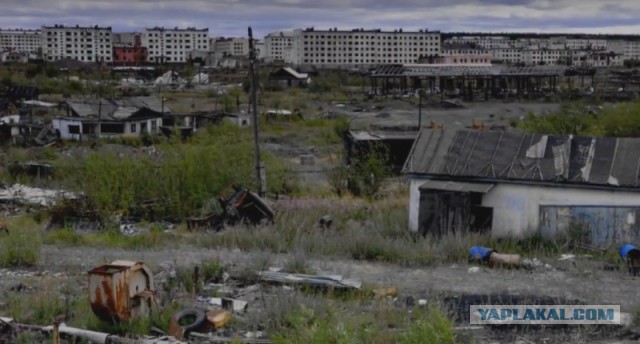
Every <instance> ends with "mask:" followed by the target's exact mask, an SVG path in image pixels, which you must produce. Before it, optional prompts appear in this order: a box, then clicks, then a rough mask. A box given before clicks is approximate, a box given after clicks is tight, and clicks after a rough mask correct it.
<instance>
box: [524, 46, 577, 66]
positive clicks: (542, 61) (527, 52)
mask: <svg viewBox="0 0 640 344" xmlns="http://www.w3.org/2000/svg"><path fill="white" fill-rule="evenodd" d="M566 57H567V50H564V49H562V50H560V49H554V50H552V49H523V50H522V62H523V63H524V64H525V65H529V66H532V65H554V64H561V63H562V62H563V61H565V59H566Z"/></svg>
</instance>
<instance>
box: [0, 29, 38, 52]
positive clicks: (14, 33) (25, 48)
mask: <svg viewBox="0 0 640 344" xmlns="http://www.w3.org/2000/svg"><path fill="white" fill-rule="evenodd" d="M40 33H41V32H40V30H20V29H17V30H0V52H19V53H36V52H38V51H40V48H41V47H42V43H41V41H40Z"/></svg>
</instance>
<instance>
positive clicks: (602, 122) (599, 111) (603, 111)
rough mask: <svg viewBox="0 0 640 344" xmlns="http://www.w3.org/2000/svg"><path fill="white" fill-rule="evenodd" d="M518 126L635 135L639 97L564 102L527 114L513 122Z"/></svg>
mask: <svg viewBox="0 0 640 344" xmlns="http://www.w3.org/2000/svg"><path fill="white" fill-rule="evenodd" d="M514 124H516V126H517V127H518V128H520V129H522V130H525V131H528V132H535V133H544V134H558V135H580V136H610V137H639V136H640V101H633V102H625V103H618V104H607V105H604V106H601V107H599V106H595V105H587V104H584V103H582V102H574V103H568V104H565V105H564V106H563V107H562V109H561V110H560V111H559V112H557V113H553V114H550V115H547V116H539V117H537V116H534V115H529V117H527V118H526V119H525V120H524V121H521V122H519V123H514Z"/></svg>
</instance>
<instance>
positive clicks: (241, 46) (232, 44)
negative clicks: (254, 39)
mask: <svg viewBox="0 0 640 344" xmlns="http://www.w3.org/2000/svg"><path fill="white" fill-rule="evenodd" d="M213 44H214V46H213V49H212V50H213V51H214V52H215V53H219V54H220V55H221V56H249V39H248V38H237V37H233V38H218V39H216V40H215V41H214V42H213Z"/></svg>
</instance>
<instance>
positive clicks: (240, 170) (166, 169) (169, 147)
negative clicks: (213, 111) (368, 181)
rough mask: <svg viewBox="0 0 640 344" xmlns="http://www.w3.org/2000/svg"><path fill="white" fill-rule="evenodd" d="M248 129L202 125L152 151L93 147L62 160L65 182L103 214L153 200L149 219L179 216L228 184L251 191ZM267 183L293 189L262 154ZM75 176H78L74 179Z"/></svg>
mask: <svg viewBox="0 0 640 344" xmlns="http://www.w3.org/2000/svg"><path fill="white" fill-rule="evenodd" d="M250 137H251V136H250V131H248V130H244V129H241V128H238V127H237V126H234V125H232V124H225V125H220V126H214V127H209V128H207V129H205V130H201V131H200V132H199V133H198V135H196V136H195V137H193V138H192V139H190V141H189V142H188V143H185V144H177V142H174V141H175V140H174V139H173V138H172V139H171V140H169V142H165V143H161V144H159V145H158V146H156V147H157V154H141V155H137V156H121V155H119V154H117V153H113V152H99V151H94V152H92V153H91V154H90V155H89V156H88V157H87V159H86V160H85V161H82V162H72V163H69V162H65V165H64V166H62V167H61V168H62V169H63V170H66V171H65V172H66V173H64V175H66V176H67V177H66V181H65V184H66V185H67V186H75V188H76V189H80V190H83V191H84V192H85V194H86V195H87V196H88V197H89V199H90V201H91V202H92V203H93V204H95V205H96V207H97V209H98V210H99V211H100V213H101V214H102V215H107V214H110V213H114V212H120V213H123V214H125V215H127V214H129V210H131V209H132V208H134V207H136V206H137V205H139V204H140V203H142V202H147V201H152V202H153V204H154V205H153V206H152V207H150V208H149V209H148V212H147V214H145V215H144V216H145V217H148V219H152V220H156V219H171V218H183V217H185V216H190V215H193V214H194V213H197V212H198V210H199V209H200V208H202V207H203V206H204V205H206V204H207V202H208V201H209V200H211V199H212V198H217V197H218V196H219V195H220V194H221V193H223V191H225V190H227V188H228V187H229V186H230V185H231V184H232V183H236V184H241V185H243V186H245V187H248V188H250V189H253V190H255V189H256V180H255V169H254V166H255V165H254V152H253V144H252V140H251V138H250ZM262 157H263V162H264V163H265V165H266V173H267V187H268V191H269V192H272V193H281V194H286V193H289V192H291V191H292V189H295V185H293V186H292V185H291V178H290V176H289V173H288V170H287V169H286V168H285V167H284V165H283V163H282V162H281V161H280V160H278V159H277V158H275V157H274V156H273V155H271V154H268V153H266V152H265V153H263V155H262ZM76 177H77V180H74V179H75V178H76Z"/></svg>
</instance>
